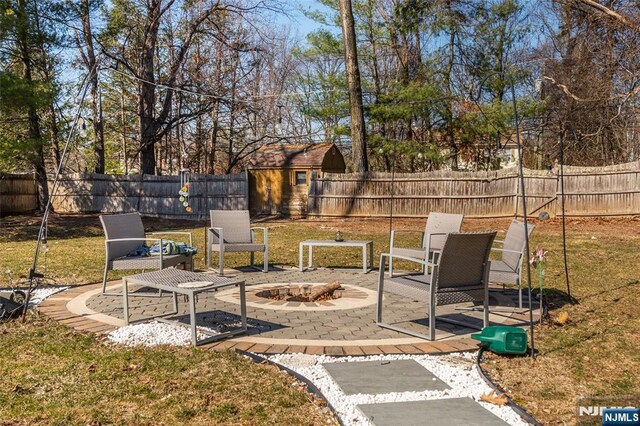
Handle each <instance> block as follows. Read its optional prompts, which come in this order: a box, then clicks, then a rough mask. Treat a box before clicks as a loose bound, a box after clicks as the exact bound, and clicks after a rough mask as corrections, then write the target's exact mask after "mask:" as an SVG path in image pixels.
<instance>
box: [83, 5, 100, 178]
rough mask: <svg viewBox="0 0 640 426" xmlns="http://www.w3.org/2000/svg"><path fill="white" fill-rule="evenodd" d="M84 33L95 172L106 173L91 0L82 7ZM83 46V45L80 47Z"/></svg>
mask: <svg viewBox="0 0 640 426" xmlns="http://www.w3.org/2000/svg"><path fill="white" fill-rule="evenodd" d="M81 12H82V13H81V19H82V30H83V31H82V34H83V36H84V44H85V48H86V53H85V54H84V55H83V56H84V59H85V65H86V67H87V70H88V71H89V73H90V74H89V79H90V80H89V81H90V83H91V115H92V118H93V153H94V157H95V162H96V164H95V172H96V173H104V164H105V162H104V126H103V124H102V103H101V102H100V83H99V81H98V70H97V69H96V55H95V51H94V48H93V35H92V30H91V11H90V9H89V0H83V2H82V9H81ZM79 47H80V46H79ZM80 48H81V47H80Z"/></svg>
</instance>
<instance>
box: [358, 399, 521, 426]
mask: <svg viewBox="0 0 640 426" xmlns="http://www.w3.org/2000/svg"><path fill="white" fill-rule="evenodd" d="M358 408H359V409H360V411H362V412H363V413H364V415H365V416H366V417H367V418H368V419H369V420H370V421H371V422H372V423H373V424H374V425H375V426H398V425H402V426H423V425H429V426H451V425H465V426H471V425H475V426H494V425H495V426H504V425H508V423H507V422H505V421H504V420H502V419H501V418H500V417H498V416H496V415H495V414H493V413H492V412H491V411H489V410H487V409H486V408H484V407H483V406H482V405H480V404H478V403H477V402H476V401H474V400H473V399H471V398H448V399H432V400H429V401H406V402H386V403H381V404H363V405H358Z"/></svg>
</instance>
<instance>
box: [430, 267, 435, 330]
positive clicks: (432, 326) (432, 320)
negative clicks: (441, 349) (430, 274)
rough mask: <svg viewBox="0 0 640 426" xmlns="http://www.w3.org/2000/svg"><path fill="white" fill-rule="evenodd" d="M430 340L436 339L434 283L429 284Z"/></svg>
mask: <svg viewBox="0 0 640 426" xmlns="http://www.w3.org/2000/svg"><path fill="white" fill-rule="evenodd" d="M434 274H435V272H434ZM429 340H436V294H435V292H434V291H433V286H432V285H431V286H429Z"/></svg>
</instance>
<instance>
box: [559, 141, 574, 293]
mask: <svg viewBox="0 0 640 426" xmlns="http://www.w3.org/2000/svg"><path fill="white" fill-rule="evenodd" d="M560 205H561V207H562V254H563V256H564V276H565V280H566V282H567V295H568V296H569V301H570V302H571V303H572V304H575V303H576V300H575V299H574V298H573V297H572V296H571V286H570V285H569V265H568V263H567V224H566V215H565V211H564V130H563V131H562V133H560Z"/></svg>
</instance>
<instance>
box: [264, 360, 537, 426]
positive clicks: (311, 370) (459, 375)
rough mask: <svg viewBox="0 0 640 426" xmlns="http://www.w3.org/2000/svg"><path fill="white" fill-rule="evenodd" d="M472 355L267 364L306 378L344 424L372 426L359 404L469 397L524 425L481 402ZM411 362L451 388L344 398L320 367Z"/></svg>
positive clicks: (484, 388)
mask: <svg viewBox="0 0 640 426" xmlns="http://www.w3.org/2000/svg"><path fill="white" fill-rule="evenodd" d="M475 357H476V354H475V353H458V354H449V355H436V356H434V355H372V356H366V357H330V356H326V355H304V354H279V355H273V356H270V357H268V359H269V360H270V361H273V362H276V363H278V364H281V365H284V366H285V367H288V368H290V369H291V370H293V371H295V372H296V373H298V374H300V375H302V376H304V377H306V378H307V379H309V380H310V381H311V382H312V383H313V384H314V385H315V386H316V387H318V389H320V391H321V392H322V394H323V395H324V396H325V397H326V398H327V400H328V401H329V403H330V404H331V405H332V406H333V407H334V409H335V410H336V411H337V412H338V415H339V416H340V419H341V420H342V422H343V423H344V424H345V425H357V426H372V425H373V424H372V423H371V422H370V421H369V420H368V419H367V418H366V416H365V415H364V414H363V413H362V412H361V411H360V410H359V409H358V408H357V405H359V404H372V403H382V402H399V401H426V400H433V399H442V398H461V397H470V398H472V399H474V400H475V401H478V403H479V404H481V405H482V406H483V407H485V408H486V409H488V410H489V411H491V412H492V413H494V414H495V415H496V416H498V417H500V418H501V419H502V420H504V421H505V422H507V423H509V424H510V425H515V426H523V425H528V424H529V423H527V422H525V421H524V420H523V419H522V418H521V417H520V415H518V414H517V413H516V412H515V411H513V410H512V409H511V408H510V407H507V406H504V405H503V406H499V405H494V404H489V403H486V402H481V401H480V396H481V395H482V394H484V393H489V392H490V391H491V390H492V389H491V387H489V385H487V384H486V383H485V382H484V380H483V379H482V377H481V375H480V373H479V372H478V371H477V369H476V365H475ZM402 359H413V360H415V361H417V362H418V363H420V364H421V365H422V366H423V367H425V368H426V369H427V370H429V371H431V372H432V373H433V374H434V375H435V376H437V377H438V378H439V379H440V380H442V381H443V382H445V383H446V384H448V385H449V386H450V387H451V389H447V390H443V391H435V390H431V391H422V392H392V393H386V394H377V395H367V394H355V395H345V393H344V392H343V391H342V390H341V389H340V387H339V386H338V385H337V383H336V382H335V381H334V380H333V379H332V378H331V376H330V375H329V374H328V373H327V371H326V370H325V369H324V368H323V367H322V365H321V364H323V363H333V362H362V361H381V360H402Z"/></svg>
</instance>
